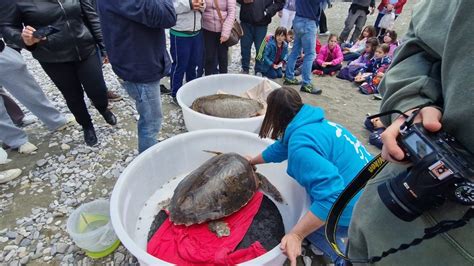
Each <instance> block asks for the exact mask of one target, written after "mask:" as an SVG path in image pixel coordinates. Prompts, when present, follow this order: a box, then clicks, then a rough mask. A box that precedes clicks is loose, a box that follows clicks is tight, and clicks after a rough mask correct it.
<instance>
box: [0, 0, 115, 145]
mask: <svg viewBox="0 0 474 266" xmlns="http://www.w3.org/2000/svg"><path fill="white" fill-rule="evenodd" d="M47 26H53V27H55V28H56V29H57V30H59V31H58V32H56V33H54V34H51V35H49V36H47V37H43V38H36V37H35V36H34V35H33V33H34V32H35V31H37V30H39V29H41V28H43V27H47ZM0 27H1V31H2V33H3V37H4V38H5V39H6V40H8V41H9V42H12V43H14V44H16V45H17V46H19V47H21V48H25V49H27V50H29V51H31V52H32V54H33V57H34V58H35V59H37V60H38V61H39V63H40V65H41V67H42V68H43V69H44V71H45V72H46V74H48V76H49V77H50V78H51V80H52V81H53V82H54V84H55V85H56V86H57V87H58V89H59V90H60V91H61V93H62V95H63V96H64V98H65V99H66V103H67V106H68V107H69V110H71V112H72V113H73V115H74V116H75V118H76V121H77V122H78V123H79V124H80V125H81V126H82V128H83V131H84V140H85V142H86V144H87V145H89V146H93V145H95V144H96V143H97V136H96V133H95V130H94V126H93V123H92V119H91V116H90V114H89V112H88V111H87V107H86V104H85V102H84V91H85V92H86V94H87V96H88V97H89V98H90V99H91V101H92V103H93V104H94V106H95V107H96V108H97V110H98V111H99V112H100V113H101V114H102V116H103V117H104V119H105V121H106V122H107V123H109V124H110V125H115V124H116V123H117V119H116V117H115V115H114V114H113V113H112V112H111V111H110V110H108V109H107V107H108V101H107V94H106V91H107V88H106V85H105V81H104V77H103V73H102V69H101V64H100V62H99V58H98V57H97V56H96V45H98V46H99V47H100V50H101V53H103V54H104V55H105V46H104V44H103V42H102V33H101V30H100V23H99V17H98V15H97V13H96V11H95V8H94V6H93V5H92V4H91V2H90V0H57V1H49V0H34V1H33V0H2V1H0Z"/></svg>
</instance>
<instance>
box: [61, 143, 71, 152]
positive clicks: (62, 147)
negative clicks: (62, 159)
mask: <svg viewBox="0 0 474 266" xmlns="http://www.w3.org/2000/svg"><path fill="white" fill-rule="evenodd" d="M69 149H71V146H69V145H67V144H66V143H63V144H61V150H63V151H66V150H69Z"/></svg>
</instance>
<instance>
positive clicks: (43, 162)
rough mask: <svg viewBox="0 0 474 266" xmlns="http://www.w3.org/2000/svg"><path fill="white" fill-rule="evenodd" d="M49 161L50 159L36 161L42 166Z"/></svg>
mask: <svg viewBox="0 0 474 266" xmlns="http://www.w3.org/2000/svg"><path fill="white" fill-rule="evenodd" d="M47 163H48V161H46V160H45V159H40V160H38V161H37V162H36V165H37V166H38V167H42V166H44V165H45V164H47Z"/></svg>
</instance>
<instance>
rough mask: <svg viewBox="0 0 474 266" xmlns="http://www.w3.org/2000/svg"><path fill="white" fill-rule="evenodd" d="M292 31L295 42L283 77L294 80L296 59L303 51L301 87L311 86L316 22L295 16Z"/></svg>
mask: <svg viewBox="0 0 474 266" xmlns="http://www.w3.org/2000/svg"><path fill="white" fill-rule="evenodd" d="M293 30H294V32H295V40H294V44H293V50H291V54H290V56H289V58H288V63H287V65H286V72H285V77H286V78H288V79H294V78H295V64H296V59H297V58H298V56H299V55H300V53H301V50H302V49H303V53H304V59H303V65H302V70H301V72H302V75H303V85H306V84H311V76H312V75H311V67H312V66H313V61H314V58H315V57H316V52H315V50H314V49H315V47H316V31H317V30H318V25H317V21H314V20H311V19H307V18H302V17H298V16H296V17H295V19H294V20H293Z"/></svg>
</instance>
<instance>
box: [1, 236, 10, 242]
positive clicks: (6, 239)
mask: <svg viewBox="0 0 474 266" xmlns="http://www.w3.org/2000/svg"><path fill="white" fill-rule="evenodd" d="M8 240H9V239H8V237H5V236H2V237H0V243H6V242H7V241H8Z"/></svg>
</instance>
